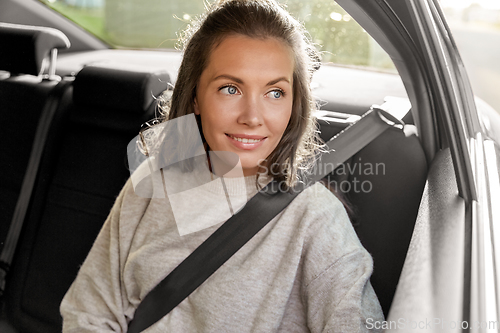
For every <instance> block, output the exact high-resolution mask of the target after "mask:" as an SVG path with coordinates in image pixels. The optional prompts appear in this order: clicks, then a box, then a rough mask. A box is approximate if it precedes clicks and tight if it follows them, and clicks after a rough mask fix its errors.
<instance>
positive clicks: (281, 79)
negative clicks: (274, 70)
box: [266, 76, 290, 86]
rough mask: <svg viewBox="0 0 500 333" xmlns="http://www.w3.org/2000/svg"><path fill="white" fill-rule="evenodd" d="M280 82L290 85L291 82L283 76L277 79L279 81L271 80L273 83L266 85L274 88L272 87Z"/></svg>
mask: <svg viewBox="0 0 500 333" xmlns="http://www.w3.org/2000/svg"><path fill="white" fill-rule="evenodd" d="M280 81H285V82H287V83H290V81H289V80H288V79H287V78H286V77H284V76H282V77H280V78H277V79H275V80H271V81H269V82H268V83H267V84H266V86H272V85H274V84H276V83H278V82H280Z"/></svg>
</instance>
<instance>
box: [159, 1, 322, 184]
mask: <svg viewBox="0 0 500 333" xmlns="http://www.w3.org/2000/svg"><path fill="white" fill-rule="evenodd" d="M234 34H240V35H243V36H247V37H251V38H259V39H266V38H275V39H277V40H280V41H282V42H284V43H285V44H286V45H288V46H289V47H290V48H291V50H292V52H293V54H294V61H295V66H294V73H293V106H292V113H291V117H290V120H289V123H288V126H287V128H286V129H285V132H284V134H283V137H282V138H281V140H280V142H279V143H278V145H277V147H276V148H275V150H274V151H273V152H272V153H271V154H270V155H269V157H268V158H267V161H266V165H264V166H263V167H265V168H266V170H267V171H268V173H269V175H271V176H272V177H273V178H274V179H275V180H277V181H279V182H280V183H281V184H286V186H287V187H292V186H293V185H294V184H295V183H296V181H297V180H298V179H299V176H300V172H301V171H305V170H307V169H308V168H309V167H310V165H311V164H312V163H313V162H314V158H315V156H316V153H317V151H318V148H319V147H320V143H319V142H320V141H319V140H318V138H317V130H316V127H317V125H316V122H315V120H314V118H313V116H312V111H313V110H314V109H315V104H314V102H313V99H312V96H311V90H310V82H311V78H312V73H313V72H314V71H315V70H317V69H318V68H319V64H320V57H319V54H318V53H317V51H316V50H315V48H314V46H313V45H312V43H311V42H310V39H309V38H308V35H307V34H306V32H305V30H304V28H303V26H302V25H301V24H300V23H299V22H298V21H297V20H295V19H294V18H293V17H292V16H291V15H290V14H289V13H288V12H287V11H286V10H284V9H283V8H282V7H281V6H280V5H279V4H278V3H277V2H276V1H274V0H220V1H217V2H215V3H214V4H213V5H211V6H210V7H209V8H208V10H207V12H206V13H205V14H203V15H202V16H201V17H199V18H198V19H197V20H195V21H194V22H192V23H191V25H190V26H189V27H188V28H187V29H186V30H185V31H184V32H183V33H182V35H181V43H182V45H183V51H184V56H183V59H182V63H181V66H180V69H179V74H178V77H177V82H176V84H175V87H174V90H173V93H172V96H171V99H170V100H169V101H168V103H166V104H164V106H163V111H165V119H164V120H170V119H174V118H177V117H180V116H183V115H186V114H190V113H194V98H195V96H196V86H197V84H198V82H199V79H200V76H201V74H202V72H203V71H204V69H205V68H206V66H207V63H208V61H209V57H210V54H211V52H212V50H213V49H214V48H215V47H216V46H217V45H218V44H219V43H220V42H221V41H222V40H223V39H224V38H225V37H227V36H229V35H234ZM198 120H199V119H198ZM198 124H199V126H201V124H200V121H198ZM200 129H201V128H200ZM200 133H203V132H202V131H201V130H200ZM267 168H270V169H267Z"/></svg>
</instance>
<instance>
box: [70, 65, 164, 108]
mask: <svg viewBox="0 0 500 333" xmlns="http://www.w3.org/2000/svg"><path fill="white" fill-rule="evenodd" d="M169 83H170V76H169V75H168V73H167V72H166V71H158V72H151V71H150V70H144V69H137V68H129V69H119V68H112V67H103V66H86V67H84V68H83V69H82V70H81V71H80V72H79V73H78V74H77V75H76V78H75V82H74V83H73V87H74V88H73V101H74V103H75V104H78V105H82V106H88V107H98V108H111V109H119V110H123V111H129V112H134V113H141V112H146V111H147V110H148V107H149V106H150V105H151V103H152V102H153V100H154V98H155V97H157V96H158V95H159V94H160V93H161V92H163V91H164V90H167V88H168V84H169Z"/></svg>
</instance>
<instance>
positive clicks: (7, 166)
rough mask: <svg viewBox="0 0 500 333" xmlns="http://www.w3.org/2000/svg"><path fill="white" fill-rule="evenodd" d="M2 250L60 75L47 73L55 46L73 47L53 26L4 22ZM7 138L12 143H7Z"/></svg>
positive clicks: (0, 61) (0, 62) (0, 40)
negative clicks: (43, 116)
mask: <svg viewBox="0 0 500 333" xmlns="http://www.w3.org/2000/svg"><path fill="white" fill-rule="evenodd" d="M0 45H1V47H0V71H1V72H2V75H1V76H0V124H2V131H0V142H2V145H0V156H1V157H0V158H1V161H2V163H0V184H2V185H1V187H0V251H1V250H2V248H3V245H4V241H5V238H6V236H7V232H8V229H9V227H10V221H11V220H12V216H13V212H14V208H15V206H16V202H17V199H18V196H19V192H20V189H21V184H22V182H23V178H24V175H25V172H26V167H27V164H28V160H29V157H30V152H31V149H32V146H33V140H34V136H35V131H36V128H37V125H38V120H39V118H40V115H41V113H42V110H43V109H44V107H45V105H46V103H47V100H48V97H49V95H50V93H51V92H52V91H53V90H54V87H55V86H56V85H57V83H58V82H59V80H60V78H57V77H56V76H54V75H44V71H45V69H47V70H48V68H51V71H52V70H53V68H54V66H55V60H56V59H55V55H56V54H57V49H64V48H68V47H69V41H68V39H67V38H66V36H65V35H64V34H63V33H62V32H60V31H58V30H55V29H51V28H42V27H33V26H25V25H17V24H8V23H2V22H0ZM7 143H8V144H7Z"/></svg>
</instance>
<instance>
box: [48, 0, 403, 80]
mask: <svg viewBox="0 0 500 333" xmlns="http://www.w3.org/2000/svg"><path fill="white" fill-rule="evenodd" d="M40 1H41V2H42V3H44V4H45V5H47V6H49V7H51V8H53V9H54V10H56V11H58V12H59V13H61V14H62V15H64V16H66V17H67V18H69V19H71V20H72V21H74V22H75V23H77V24H78V25H80V26H81V27H83V28H84V29H86V30H88V31H89V32H91V33H92V34H94V35H95V36H97V37H99V38H100V39H102V40H104V41H105V42H107V43H108V44H109V45H111V46H112V47H115V48H139V49H144V48H146V49H162V48H166V49H172V48H176V47H178V45H177V39H178V33H179V31H181V30H182V29H183V28H185V27H186V26H187V25H188V24H189V22H190V21H191V20H192V18H193V17H195V16H196V15H198V14H199V13H201V12H203V10H204V1H203V0H184V1H149V2H148V3H147V5H146V4H145V3H144V2H143V1H141V0H131V1H126V2H124V1H121V0H106V1H105V0H40ZM281 2H282V3H283V4H284V5H285V6H287V8H288V10H289V11H290V12H291V13H292V14H293V15H294V16H295V17H297V18H298V19H299V20H300V21H301V22H303V23H304V24H305V27H306V29H307V30H308V31H309V33H310V35H311V38H312V40H313V41H314V42H315V43H316V44H317V47H318V49H320V50H321V51H322V61H323V62H324V63H333V64H337V65H347V66H360V67H365V68H372V69H376V70H382V71H388V72H396V70H395V67H394V65H393V63H392V61H391V59H390V58H389V56H388V55H387V54H386V53H385V52H384V51H383V50H382V48H381V47H380V46H379V45H378V44H377V43H376V42H375V41H374V40H373V39H372V38H371V37H370V36H369V35H368V33H366V31H364V30H363V28H361V27H360V26H359V25H358V24H357V23H356V22H355V21H354V20H353V19H352V18H351V16H349V15H348V14H347V13H346V12H345V11H344V10H343V9H342V8H341V7H340V6H339V5H338V4H337V3H336V2H335V1H333V0H310V1H303V0H288V1H286V0H281Z"/></svg>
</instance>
